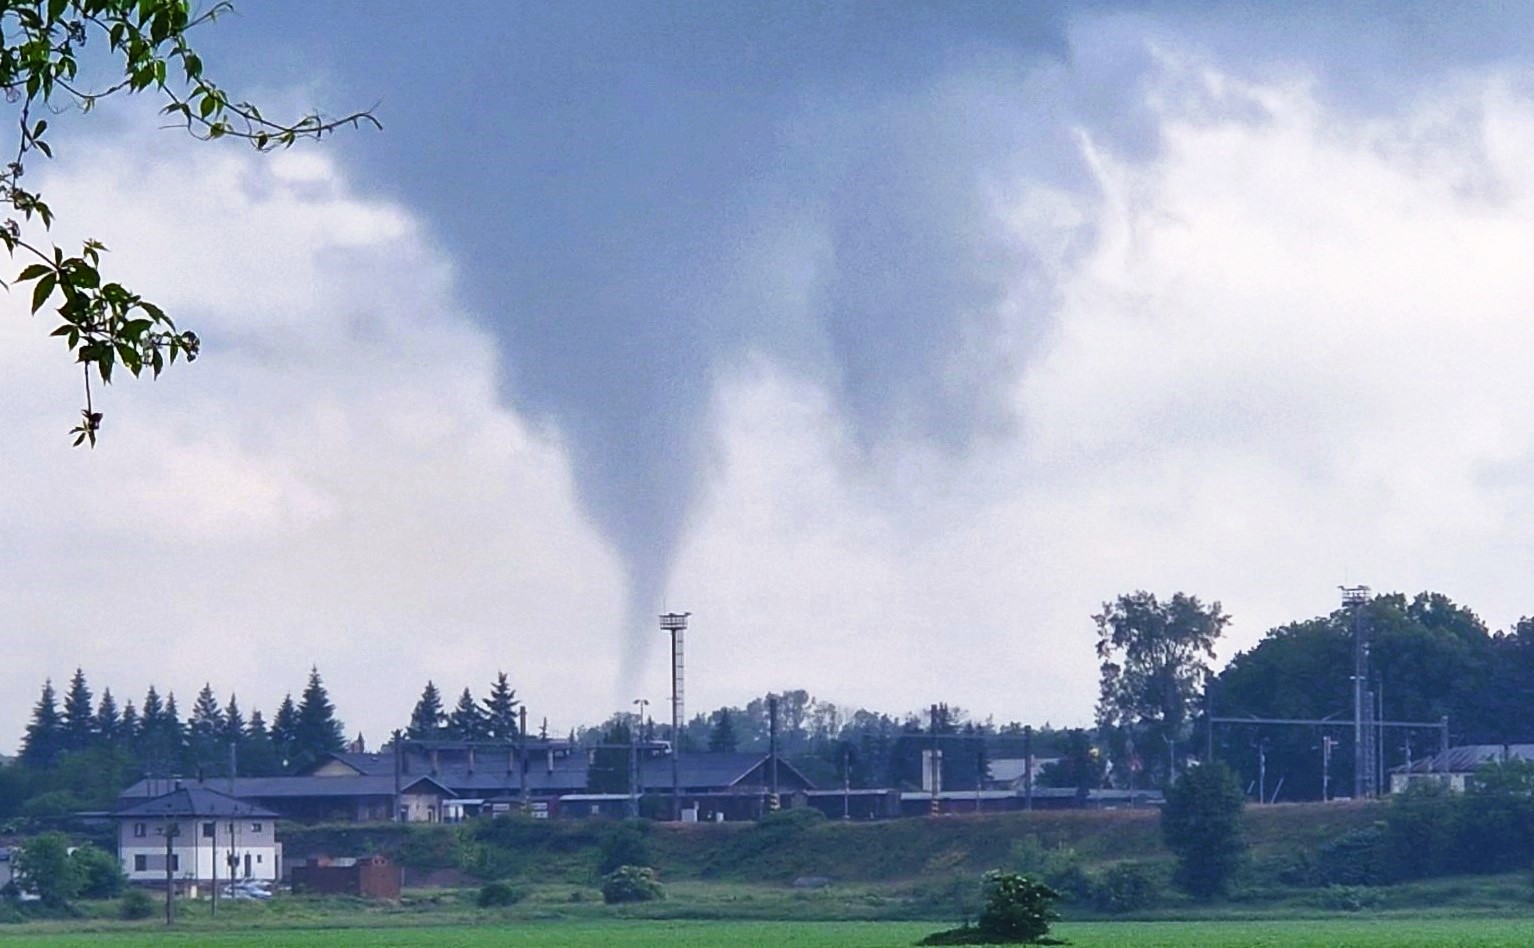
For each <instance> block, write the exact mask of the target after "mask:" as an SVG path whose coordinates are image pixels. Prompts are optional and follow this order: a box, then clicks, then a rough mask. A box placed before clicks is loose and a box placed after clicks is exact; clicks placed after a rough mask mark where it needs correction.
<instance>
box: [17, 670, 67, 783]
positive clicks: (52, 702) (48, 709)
mask: <svg viewBox="0 0 1534 948" xmlns="http://www.w3.org/2000/svg"><path fill="white" fill-rule="evenodd" d="M62 747H63V722H62V721H61V720H60V719H59V705H58V696H57V695H56V694H55V693H54V690H53V679H51V678H49V679H47V680H46V681H44V682H43V693H42V695H41V696H40V697H39V698H38V699H37V704H36V705H35V706H34V707H33V708H32V721H31V723H30V724H28V725H27V733H26V737H25V738H23V739H22V745H21V760H22V762H23V763H26V764H27V765H29V766H32V767H47V766H50V765H51V764H52V763H53V761H54V760H55V759H56V758H57V757H58V755H59V751H60V750H62Z"/></svg>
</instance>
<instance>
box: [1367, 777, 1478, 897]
mask: <svg viewBox="0 0 1534 948" xmlns="http://www.w3.org/2000/svg"><path fill="white" fill-rule="evenodd" d="M1459 803H1461V798H1460V795H1459V794H1457V793H1455V792H1453V791H1452V790H1450V789H1448V788H1447V787H1445V786H1444V785H1442V784H1440V783H1437V782H1419V783H1413V784H1412V785H1411V786H1409V787H1407V788H1406V790H1405V792H1403V793H1398V794H1396V795H1395V796H1393V797H1391V799H1390V807H1389V809H1388V810H1387V811H1386V814H1385V844H1386V848H1387V852H1386V860H1387V862H1386V865H1388V866H1389V867H1390V875H1391V878H1392V879H1417V878H1422V877H1424V876H1434V875H1443V874H1446V873H1448V872H1450V871H1451V867H1452V866H1453V865H1454V861H1455V859H1454V857H1455V850H1456V849H1457V848H1458V847H1457V844H1458V842H1459V836H1458V833H1457V826H1456V824H1457V822H1458V820H1457V816H1458V814H1457V812H1456V811H1457V809H1458V807H1457V805H1456V804H1459Z"/></svg>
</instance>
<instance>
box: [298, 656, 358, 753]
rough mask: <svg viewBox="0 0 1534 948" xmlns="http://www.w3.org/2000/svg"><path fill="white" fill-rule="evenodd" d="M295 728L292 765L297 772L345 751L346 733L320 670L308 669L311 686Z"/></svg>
mask: <svg viewBox="0 0 1534 948" xmlns="http://www.w3.org/2000/svg"><path fill="white" fill-rule="evenodd" d="M295 725H296V729H295V735H294V737H295V740H294V748H293V751H294V753H293V763H294V765H295V766H296V767H298V768H304V767H308V766H310V765H312V764H314V763H316V762H317V761H319V760H320V759H321V758H322V757H324V756H325V755H326V754H335V753H339V752H340V751H341V750H343V749H344V748H345V747H346V737H345V731H344V729H343V727H342V724H341V722H340V721H339V720H337V719H336V712H335V706H334V705H332V704H331V703H330V696H329V695H328V694H326V693H325V684H324V682H323V681H321V680H320V670H319V668H317V667H311V668H310V669H309V683H308V684H307V685H305V686H304V693H303V694H302V695H300V696H299V699H298V718H297V721H296V722H295Z"/></svg>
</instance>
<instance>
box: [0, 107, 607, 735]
mask: <svg viewBox="0 0 1534 948" xmlns="http://www.w3.org/2000/svg"><path fill="white" fill-rule="evenodd" d="M44 190H45V193H46V194H47V196H48V197H49V199H50V200H51V202H52V203H53V205H54V208H55V210H56V211H57V212H58V213H59V214H60V216H61V217H62V218H63V219H64V220H66V221H67V222H68V223H69V224H70V225H71V226H73V227H76V228H78V232H79V233H81V234H84V233H89V234H91V235H93V236H97V237H99V238H101V239H102V240H104V241H105V242H106V243H107V245H108V246H109V247H111V248H112V249H113V252H112V253H111V254H110V255H109V256H108V257H107V259H106V265H107V266H108V267H109V268H110V269H111V271H112V273H113V274H114V276H116V277H117V278H120V279H121V280H122V281H123V282H124V283H126V284H128V285H129V286H131V287H133V288H135V289H138V290H140V291H142V292H144V293H145V295H146V296H148V297H149V298H151V299H154V300H155V301H157V302H160V303H162V304H164V305H165V306H166V307H167V308H168V309H169V310H170V311H172V312H173V313H174V314H176V315H177V316H178V318H179V319H180V320H181V321H182V322H183V324H185V325H188V326H191V327H193V328H195V329H196V330H197V331H198V332H199V333H200V334H201V335H202V337H203V339H204V341H205V349H204V357H203V359H201V360H200V361H198V362H197V363H196V364H195V365H192V366H189V367H185V366H177V367H176V368H175V369H173V370H171V371H168V372H167V373H166V375H165V376H164V377H163V378H162V379H161V380H160V381H158V382H154V383H150V382H147V381H146V382H137V383H123V384H117V385H114V386H112V387H110V388H109V389H108V390H107V391H106V392H104V393H103V392H101V391H99V390H98V391H97V393H96V396H97V405H98V407H100V408H102V409H104V410H105V412H106V419H105V427H104V430H103V432H102V439H101V443H100V447H98V448H97V449H96V450H95V451H84V450H71V449H70V448H69V447H68V444H69V441H68V438H67V436H66V432H67V431H68V428H69V427H70V425H71V424H72V423H73V414H74V411H75V409H76V407H77V405H78V400H79V399H80V397H81V392H80V387H79V386H80V376H79V374H78V372H77V370H75V369H72V368H71V367H70V366H69V364H68V362H67V360H66V356H65V353H64V351H63V349H62V347H61V346H59V345H57V344H56V343H57V341H56V340H51V339H47V338H46V331H47V330H48V329H49V328H51V327H50V326H49V324H48V322H47V319H46V317H39V318H37V319H29V318H28V317H27V316H25V315H24V311H23V309H22V306H21V300H20V298H19V297H11V298H9V299H6V300H4V302H3V303H0V306H3V307H4V312H3V315H0V404H5V405H7V406H8V411H7V412H6V416H7V418H8V419H9V422H8V425H7V431H6V451H5V452H4V453H3V456H0V478H3V482H4V483H5V484H6V490H5V492H4V494H3V496H0V529H3V532H4V534H5V536H6V537H7V543H6V552H5V553H4V554H0V576H3V579H0V607H3V612H4V615H5V616H6V622H7V624H8V626H9V628H10V630H11V633H10V635H9V636H8V637H7V638H8V643H9V651H10V655H9V657H8V658H7V660H6V661H5V662H0V721H5V722H10V723H9V724H8V725H7V726H6V727H5V728H4V734H3V736H0V743H3V745H10V744H11V743H12V742H13V741H14V740H15V739H16V738H17V737H19V735H20V732H21V729H22V725H23V724H24V723H25V720H26V716H27V713H28V709H29V706H30V704H31V702H32V701H33V700H35V697H36V693H37V689H38V687H39V686H40V685H41V682H42V679H43V678H44V676H52V677H53V678H54V680H55V683H60V681H61V680H62V679H66V678H67V677H68V676H69V674H71V673H72V671H73V669H74V667H75V666H76V665H77V664H78V665H81V666H83V667H84V668H85V670H86V673H87V676H88V678H89V679H90V681H91V682H92V684H93V686H94V688H95V689H96V691H97V692H98V693H99V692H100V690H101V689H102V688H104V687H106V686H111V687H112V688H113V689H114V693H115V694H116V696H117V698H118V700H119V702H122V701H124V700H127V699H130V698H131V699H132V700H134V701H135V702H138V701H139V700H140V699H141V697H142V695H143V692H144V689H145V687H146V686H147V685H148V684H149V683H150V682H154V683H156V684H157V685H158V687H159V688H160V690H161V691H162V692H164V691H166V690H169V689H174V690H175V692H176V693H177V696H178V698H179V699H180V700H181V703H182V706H183V709H184V710H189V708H190V700H191V698H192V696H193V694H194V693H195V691H196V689H197V688H199V687H201V685H202V683H203V682H204V681H211V682H212V683H213V685H214V688H215V689H216V690H217V691H218V692H219V695H220V698H221V699H222V698H223V697H225V696H226V695H227V693H228V692H229V691H230V690H231V689H238V691H239V693H240V697H241V701H242V706H243V707H244V708H245V709H246V710H247V712H248V711H249V709H250V708H251V707H253V706H259V707H261V708H262V709H263V710H264V711H265V712H266V713H267V714H268V716H270V714H271V712H272V711H273V710H274V708H275V706H276V704H277V703H278V701H279V700H280V699H281V697H282V694H283V693H284V692H285V691H287V690H292V691H294V692H296V691H298V690H299V689H301V688H302V686H303V684H304V679H305V675H306V674H307V670H308V668H309V666H310V664H311V663H317V664H318V665H319V667H320V670H321V672H322V674H323V675H324V676H325V678H326V681H327V684H328V686H329V688H330V691H331V695H332V698H333V699H334V700H335V701H336V703H337V705H338V706H339V710H340V712H341V714H342V716H343V717H344V718H345V720H346V722H347V725H348V728H349V729H350V730H352V731H354V732H355V731H356V730H358V729H361V730H363V731H365V732H366V734H367V736H368V738H369V739H370V741H371V742H373V743H374V744H376V743H377V742H379V741H380V739H381V738H383V737H384V736H385V731H386V729H387V728H388V727H392V726H396V725H399V724H401V723H402V722H403V721H404V720H405V718H406V716H407V715H408V713H409V710H410V705H411V704H412V703H413V702H414V700H415V698H416V696H417V695H418V693H419V690H420V688H421V686H422V685H423V684H424V682H425V681H426V679H427V678H428V677H431V678H434V679H435V680H436V681H437V683H438V685H439V686H440V687H441V688H442V689H443V690H444V691H446V692H448V693H449V694H451V695H455V696H456V693H457V691H458V689H460V688H461V687H463V686H464V685H471V686H472V687H474V689H475V690H476V692H478V693H483V691H484V690H485V688H486V686H487V685H488V684H489V682H490V681H491V680H492V678H493V676H494V675H495V673H496V671H497V670H498V669H505V670H506V671H508V672H509V673H510V674H511V678H512V681H513V683H514V685H515V686H516V687H517V688H518V689H519V694H521V695H522V696H523V697H524V698H525V699H526V700H527V701H528V703H529V705H530V709H531V712H532V714H533V715H534V716H535V717H541V716H542V715H543V714H548V715H549V716H550V717H551V718H552V719H553V720H554V721H555V723H556V724H560V723H563V724H569V723H572V722H574V721H578V720H583V719H585V718H586V717H588V716H589V715H588V709H589V708H591V707H605V705H606V702H607V701H608V700H609V698H610V692H611V688H612V685H611V676H612V664H613V663H612V662H610V661H608V662H604V661H603V660H602V658H601V656H603V655H607V654H610V653H611V652H612V651H613V645H614V643H613V641H612V637H611V634H610V630H611V629H612V628H614V627H615V625H616V624H617V616H618V614H619V601H618V597H619V590H620V589H621V574H620V572H619V569H618V566H617V565H616V563H615V561H614V560H613V558H612V556H611V555H610V554H609V552H608V551H607V549H606V548H605V545H604V544H603V543H602V541H601V540H600V538H599V537H598V536H597V535H596V533H595V532H594V530H593V529H592V528H591V527H590V526H589V524H588V523H587V521H586V518H585V516H584V515H583V514H582V513H581V511H580V510H579V509H578V507H577V505H576V503H575V500H574V498H573V494H572V488H571V477H570V471H569V470H568V466H567V463H566V460H565V456H564V453H563V451H562V450H561V448H560V445H559V443H558V441H557V438H555V437H553V436H551V435H550V434H549V433H547V432H542V431H539V430H536V429H534V428H531V427H529V426H528V424H527V423H526V422H524V421H523V420H522V419H520V418H519V417H518V416H516V415H515V414H513V413H511V412H509V411H508V410H506V409H504V408H502V407H501V406H500V405H499V400H498V389H497V386H498V379H497V372H498V368H497V364H496V361H495V350H494V343H493V340H492V339H491V338H490V337H489V336H488V334H487V333H485V332H484V331H482V330H481V329H479V328H478V327H476V326H475V324H474V323H473V321H472V320H471V319H470V318H469V317H468V316H467V315H466V314H465V313H464V312H463V311H462V310H461V309H460V307H459V305H458V303H457V302H456V298H455V291H454V285H453V279H454V278H453V268H452V267H451V265H450V264H449V262H448V261H447V260H446V259H445V258H444V256H443V255H442V253H441V252H440V251H438V250H437V249H436V248H435V247H434V246H433V245H432V242H431V235H430V233H429V232H427V230H426V228H424V227H423V226H422V225H421V224H420V222H419V221H417V220H416V219H415V218H414V217H413V216H412V215H411V214H410V212H409V211H408V210H407V209H405V208H402V207H399V206H396V205H391V204H388V203H385V202H382V201H376V200H371V199H368V198H367V197H365V196H363V195H359V194H357V193H356V192H355V190H354V189H353V188H352V187H351V186H350V184H349V183H348V182H347V180H346V178H345V176H344V174H343V173H342V172H341V170H340V169H339V168H337V167H336V165H335V164H334V162H333V161H332V160H331V159H330V158H329V157H327V156H326V155H325V154H324V152H323V151H307V152H305V151H299V152H294V153H291V154H284V155H277V156H270V157H265V158H262V157H258V156H255V155H251V154H248V153H244V152H240V151H237V150H233V149H224V148H206V147H197V146H194V145H191V144H189V143H183V142H181V141H180V140H178V139H175V138H174V136H170V135H166V134H163V133H162V134H159V135H153V134H149V135H145V136H143V137H137V136H136V137H133V138H131V139H128V140H114V141H104V140H98V141H94V142H91V143H85V142H81V143H80V144H79V147H77V148H75V149H73V151H72V154H70V155H66V156H65V161H64V162H62V163H60V164H59V165H58V166H57V167H56V168H53V169H50V173H49V175H48V180H47V181H46V182H45V184H44ZM583 658H586V659H589V660H590V663H589V665H588V666H586V667H585V669H584V670H583V671H582V672H580V673H576V672H574V671H572V669H573V668H574V667H575V665H576V664H577V663H580V662H581V661H582V659H583Z"/></svg>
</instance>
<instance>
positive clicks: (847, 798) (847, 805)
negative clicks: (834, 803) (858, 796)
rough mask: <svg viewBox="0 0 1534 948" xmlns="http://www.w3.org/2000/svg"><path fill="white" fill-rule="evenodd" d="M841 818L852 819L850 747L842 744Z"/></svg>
mask: <svg viewBox="0 0 1534 948" xmlns="http://www.w3.org/2000/svg"><path fill="white" fill-rule="evenodd" d="M842 819H844V820H850V819H852V747H851V745H849V744H843V745H842Z"/></svg>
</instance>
